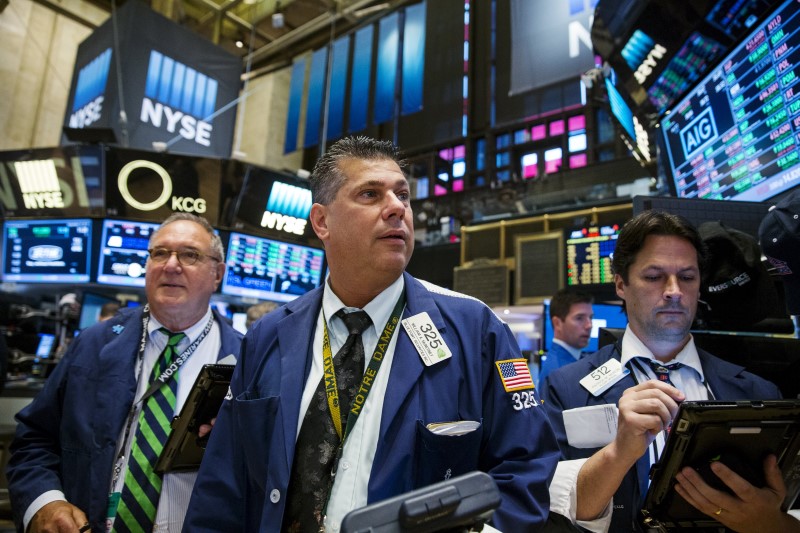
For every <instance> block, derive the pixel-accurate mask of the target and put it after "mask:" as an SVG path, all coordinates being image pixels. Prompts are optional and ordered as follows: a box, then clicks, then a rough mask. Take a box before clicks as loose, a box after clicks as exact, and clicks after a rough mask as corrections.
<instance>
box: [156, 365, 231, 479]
mask: <svg viewBox="0 0 800 533" xmlns="http://www.w3.org/2000/svg"><path fill="white" fill-rule="evenodd" d="M231 376H233V365H216V364H215V365H204V366H203V369H202V370H201V371H200V374H199V375H198V376H197V379H196V380H195V382H194V385H193V386H192V390H191V391H190V392H189V396H188V397H187V398H186V402H185V403H184V404H183V407H182V408H181V412H180V414H179V415H178V416H176V417H175V418H173V419H172V432H171V433H170V434H169V438H168V439H167V442H166V444H164V449H163V450H162V451H161V456H160V457H159V458H158V462H157V463H156V467H155V470H156V472H158V473H159V474H163V473H164V472H183V471H188V470H197V469H198V468H199V467H200V460H201V459H202V458H203V452H204V451H205V446H204V443H202V442H200V440H199V439H198V437H197V431H198V429H199V428H200V425H201V424H207V423H208V422H209V421H210V420H211V419H212V418H214V417H215V416H217V412H218V411H219V408H220V406H221V405H222V400H224V399H225V395H226V394H228V389H229V386H230V384H231Z"/></svg>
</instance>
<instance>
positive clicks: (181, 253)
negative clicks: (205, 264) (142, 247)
mask: <svg viewBox="0 0 800 533" xmlns="http://www.w3.org/2000/svg"><path fill="white" fill-rule="evenodd" d="M147 252H148V253H149V254H150V259H151V260H152V261H153V262H154V263H166V262H167V261H169V258H170V257H171V256H172V254H175V257H177V258H178V263H180V264H181V266H192V265H193V264H195V263H197V262H198V261H200V260H202V259H203V258H204V257H208V258H209V259H213V260H214V261H221V259H220V258H218V257H214V256H213V255H206V254H203V253H200V252H198V251H197V250H168V249H166V248H151V249H149V250H147Z"/></svg>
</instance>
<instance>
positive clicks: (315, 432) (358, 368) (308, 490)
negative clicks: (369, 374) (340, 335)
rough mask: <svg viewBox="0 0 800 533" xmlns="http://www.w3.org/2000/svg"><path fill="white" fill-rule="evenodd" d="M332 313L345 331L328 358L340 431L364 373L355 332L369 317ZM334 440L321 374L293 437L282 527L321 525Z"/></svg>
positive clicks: (335, 448) (295, 531) (336, 440)
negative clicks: (332, 353) (290, 473)
mask: <svg viewBox="0 0 800 533" xmlns="http://www.w3.org/2000/svg"><path fill="white" fill-rule="evenodd" d="M334 316H336V317H339V318H340V319H342V320H343V321H344V323H345V326H347V331H348V332H349V335H348V337H347V340H346V341H345V343H344V345H343V346H342V347H341V349H340V350H339V351H338V353H337V354H336V356H335V357H334V358H333V368H334V371H335V373H336V388H337V389H338V391H339V413H340V415H341V420H342V430H343V431H344V428H345V427H346V425H347V415H348V413H349V411H350V403H351V402H352V399H353V398H354V397H355V393H356V391H357V390H358V387H359V384H360V383H361V378H362V377H363V375H364V344H363V343H362V341H361V332H362V331H364V330H365V329H366V328H367V327H369V325H370V324H371V323H372V321H371V320H370V318H369V315H368V314H367V313H365V312H364V311H355V312H353V313H345V312H344V309H341V310H339V311H338V312H337V313H336V314H335V315H334ZM339 443H340V440H339V435H337V434H336V428H335V427H334V425H333V419H332V418H331V411H330V408H329V407H328V397H327V395H326V394H325V377H324V376H323V378H322V379H321V380H320V382H319V385H317V390H316V391H314V396H313V397H312V399H311V403H310V404H309V406H308V410H307V411H306V415H305V417H304V418H303V425H302V426H301V427H300V434H299V435H298V437H297V445H296V447H295V451H294V462H293V463H292V475H291V477H290V478H289V490H288V496H287V498H288V499H287V502H286V515H285V516H284V519H283V531H287V532H292V533H299V532H316V531H318V530H319V529H320V527H321V526H322V521H323V519H324V516H323V511H324V509H325V505H326V503H327V501H328V495H329V491H330V485H331V469H332V468H333V463H334V461H335V459H336V453H337V451H338V448H339Z"/></svg>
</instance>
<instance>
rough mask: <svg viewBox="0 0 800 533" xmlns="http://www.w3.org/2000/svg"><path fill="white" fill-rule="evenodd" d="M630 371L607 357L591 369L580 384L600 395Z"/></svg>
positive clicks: (593, 393) (594, 394)
mask: <svg viewBox="0 0 800 533" xmlns="http://www.w3.org/2000/svg"><path fill="white" fill-rule="evenodd" d="M630 373H631V371H630V370H628V369H627V368H625V367H623V366H622V364H620V362H619V361H617V360H616V359H609V360H608V361H606V362H605V363H603V364H602V365H600V366H599V367H597V368H595V369H594V370H593V371H591V372H589V373H588V374H587V375H586V376H585V377H584V378H583V379H582V380H580V384H581V385H583V388H585V389H586V390H588V391H589V392H590V393H591V394H592V395H593V396H600V395H601V394H603V393H604V392H605V391H607V390H608V389H609V388H611V386H612V385H614V384H615V383H617V382H618V381H619V380H621V379H622V378H624V377H625V376H627V375H628V374H630Z"/></svg>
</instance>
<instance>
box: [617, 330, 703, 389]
mask: <svg viewBox="0 0 800 533" xmlns="http://www.w3.org/2000/svg"><path fill="white" fill-rule="evenodd" d="M635 357H645V358H648V359H652V360H654V361H657V359H656V357H655V356H654V355H653V352H651V351H650V349H649V348H648V347H647V346H645V345H644V343H643V342H642V341H641V339H639V337H637V336H636V334H635V333H634V332H633V331H632V330H631V327H630V325H628V327H627V328H625V335H624V336H623V337H622V353H621V354H620V363H622V366H625V365H627V364H628V361H630V360H631V359H634V358H635ZM676 362H677V363H682V364H683V365H684V366H688V367H689V368H692V369H694V370H695V371H696V372H697V373H698V374H699V375H700V381H702V382H703V383H705V380H706V378H705V375H704V374H703V365H701V364H700V355H699V354H698V353H697V346H695V344H694V337H692V336H691V334H690V335H689V342H687V343H686V346H684V347H683V348H682V349H681V351H680V352H678V354H677V355H676V356H675V358H674V359H672V360H671V361H665V362H664V364H669V363H676Z"/></svg>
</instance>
